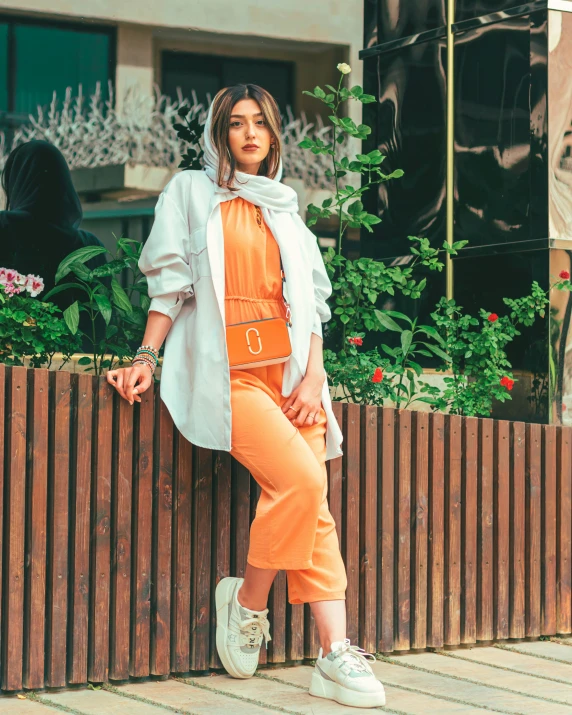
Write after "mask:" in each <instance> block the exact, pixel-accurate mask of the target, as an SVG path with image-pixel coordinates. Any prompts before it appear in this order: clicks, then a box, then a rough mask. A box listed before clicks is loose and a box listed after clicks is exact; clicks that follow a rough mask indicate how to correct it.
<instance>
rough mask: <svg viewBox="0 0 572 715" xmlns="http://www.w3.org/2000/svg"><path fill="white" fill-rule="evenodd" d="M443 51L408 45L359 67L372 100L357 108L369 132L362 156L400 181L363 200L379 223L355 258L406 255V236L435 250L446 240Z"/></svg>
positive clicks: (437, 44) (437, 45)
mask: <svg viewBox="0 0 572 715" xmlns="http://www.w3.org/2000/svg"><path fill="white" fill-rule="evenodd" d="M445 72H446V50H445V47H444V44H443V41H442V40H434V41H432V42H425V43H422V44H420V45H411V46H408V47H404V48H401V49H399V50H396V51H394V52H388V53H383V54H381V55H378V56H377V57H372V58H369V59H367V60H365V62H364V81H365V85H366V92H368V93H370V94H373V95H374V96H376V97H377V98H378V102H377V103H372V104H369V105H364V122H365V123H366V124H369V125H370V126H372V128H373V132H372V134H371V136H370V140H369V141H368V142H366V143H365V150H366V151H371V150H372V149H374V148H379V150H380V151H381V153H382V154H384V155H385V156H386V159H385V161H384V163H383V165H382V166H383V168H384V171H385V173H386V174H389V173H390V172H391V171H393V170H395V169H403V171H404V172H405V173H404V176H403V177H402V178H400V179H393V180H391V181H389V182H387V183H385V184H381V185H380V186H379V188H378V190H377V191H375V190H371V191H369V192H368V193H367V194H366V195H365V197H364V199H365V205H366V208H367V209H368V210H369V211H370V212H371V213H375V214H377V215H378V216H379V217H380V218H381V220H382V222H381V223H380V224H378V225H377V226H374V233H373V234H369V233H367V232H363V233H362V252H363V254H364V255H367V256H372V257H375V258H386V257H389V256H402V255H405V254H407V253H408V252H409V245H410V242H409V241H408V239H407V236H423V237H427V238H429V239H430V241H431V243H432V244H433V245H434V246H441V245H442V243H443V241H444V240H445V187H446V157H447V151H446V122H445V119H446V101H445V96H446V77H445Z"/></svg>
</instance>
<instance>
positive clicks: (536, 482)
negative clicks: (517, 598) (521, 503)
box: [526, 424, 542, 637]
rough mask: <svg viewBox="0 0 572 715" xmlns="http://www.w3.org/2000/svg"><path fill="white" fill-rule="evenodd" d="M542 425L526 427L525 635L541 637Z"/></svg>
mask: <svg viewBox="0 0 572 715" xmlns="http://www.w3.org/2000/svg"><path fill="white" fill-rule="evenodd" d="M541 478H542V425H539V424H528V425H526V635H527V637H537V636H539V635H540V634H541V625H540V612H541V605H540V600H541V592H542V584H541V580H540V579H541V565H540V561H541V532H542V485H541Z"/></svg>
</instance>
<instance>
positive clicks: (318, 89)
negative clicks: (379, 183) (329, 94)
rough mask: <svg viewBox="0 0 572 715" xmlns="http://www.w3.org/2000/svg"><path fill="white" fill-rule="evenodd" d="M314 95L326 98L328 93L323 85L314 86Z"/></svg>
mask: <svg viewBox="0 0 572 715" xmlns="http://www.w3.org/2000/svg"><path fill="white" fill-rule="evenodd" d="M314 96H315V97H318V98H319V99H325V97H326V93H325V92H324V90H323V89H322V88H321V87H314Z"/></svg>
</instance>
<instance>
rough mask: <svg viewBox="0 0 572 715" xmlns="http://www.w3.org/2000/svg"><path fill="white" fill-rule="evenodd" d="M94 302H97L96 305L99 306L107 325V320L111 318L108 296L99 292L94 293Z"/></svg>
mask: <svg viewBox="0 0 572 715" xmlns="http://www.w3.org/2000/svg"><path fill="white" fill-rule="evenodd" d="M94 298H95V302H96V303H97V307H98V308H99V310H100V312H101V315H102V316H103V319H104V320H105V322H106V323H107V325H109V321H110V320H111V302H110V301H109V298H108V297H107V296H106V295H102V294H101V293H96V294H95V296H94Z"/></svg>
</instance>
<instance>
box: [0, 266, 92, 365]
mask: <svg viewBox="0 0 572 715" xmlns="http://www.w3.org/2000/svg"><path fill="white" fill-rule="evenodd" d="M0 270H6V269H0ZM13 273H14V274H16V276H20V274H18V273H17V272H16V271H13ZM20 278H21V276H20ZM28 278H30V276H28ZM33 278H35V279H38V278H39V277H38V276H33ZM40 285H41V287H42V288H43V281H41V279H39V280H38V286H40ZM21 288H22V283H20V284H19V285H18V284H14V283H12V282H11V281H8V282H7V283H5V282H3V281H2V280H0V362H2V363H5V364H6V365H24V364H25V363H24V360H25V359H29V364H30V366H31V367H42V366H44V365H46V367H50V366H51V363H52V359H53V356H54V354H55V353H58V352H61V353H63V355H64V360H63V364H65V363H66V362H68V361H69V360H70V356H71V355H72V354H73V353H74V352H77V350H78V349H79V348H80V344H81V343H80V340H79V336H74V335H72V334H71V332H70V330H69V328H68V327H67V325H66V322H65V320H64V319H63V315H62V312H61V310H60V309H59V308H57V307H56V306H55V305H53V304H52V303H47V302H44V301H43V300H40V299H39V298H36V297H35V296H36V295H37V293H39V292H41V289H42V288H41V289H39V290H38V291H31V292H30V291H27V290H25V289H21Z"/></svg>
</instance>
